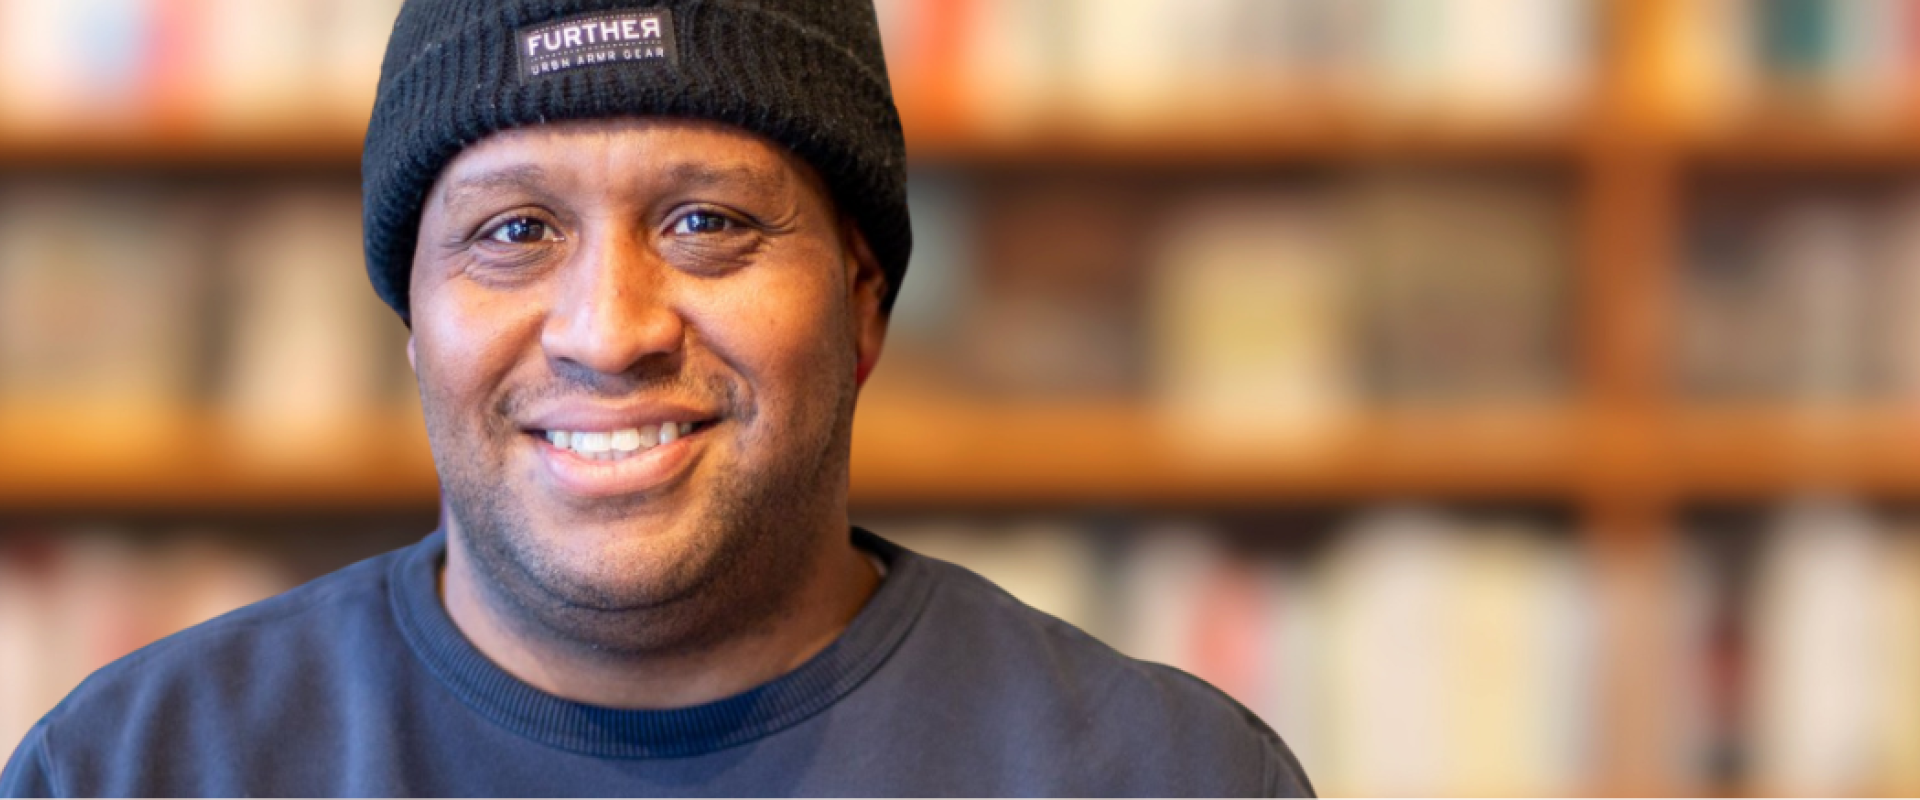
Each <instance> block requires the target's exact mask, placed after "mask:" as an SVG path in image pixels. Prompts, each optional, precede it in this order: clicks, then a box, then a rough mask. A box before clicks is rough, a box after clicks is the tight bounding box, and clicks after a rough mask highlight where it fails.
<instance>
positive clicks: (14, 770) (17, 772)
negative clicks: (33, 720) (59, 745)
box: [0, 720, 58, 797]
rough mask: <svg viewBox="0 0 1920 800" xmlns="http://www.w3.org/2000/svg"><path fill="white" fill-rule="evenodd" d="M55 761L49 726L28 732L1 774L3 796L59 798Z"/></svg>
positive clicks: (34, 728)
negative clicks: (54, 772) (48, 731)
mask: <svg viewBox="0 0 1920 800" xmlns="http://www.w3.org/2000/svg"><path fill="white" fill-rule="evenodd" d="M57 795H58V792H57V791H55V789H54V786H53V759H52V757H51V755H50V754H49V753H48V752H47V723H46V721H45V720H41V721H40V723H39V724H36V725H34V726H33V728H32V729H31V730H29V731H27V737H26V738H25V739H22V740H21V741H20V746H19V747H18V748H16V749H15V750H14V751H13V758H11V759H8V761H7V767H6V770H5V771H0V797H55V796H57Z"/></svg>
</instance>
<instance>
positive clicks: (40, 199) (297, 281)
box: [0, 178, 413, 428]
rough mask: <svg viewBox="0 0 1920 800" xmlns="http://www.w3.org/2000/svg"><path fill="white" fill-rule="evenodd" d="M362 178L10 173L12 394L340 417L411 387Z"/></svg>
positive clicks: (3, 337)
mask: <svg viewBox="0 0 1920 800" xmlns="http://www.w3.org/2000/svg"><path fill="white" fill-rule="evenodd" d="M359 209H360V205H359V194H358V192H357V190H356V187H355V186H353V185H352V184H351V183H350V182H346V181H334V180H325V179H320V180H314V181H310V182H301V181H294V182H290V183H286V184H276V185H272V186H260V185H233V186H220V185H216V184H207V185H184V184H181V183H177V182H171V181H162V180H158V179H154V180H141V179H133V178H128V179H107V180H104V181H92V180H54V179H45V180H21V181H16V182H11V183H10V184H8V185H7V186H5V187H0V403H5V402H14V403H24V404H28V405H41V406H47V405H60V406H65V407H105V408H110V409H112V410H142V409H155V408H162V409H164V408H180V407H187V406H196V407H197V406H210V407H214V408H217V409H219V410H221V411H222V412H223V413H225V414H228V415H230V416H231V417H232V418H235V419H250V420H258V421H261V422H265V423H270V424H276V425H280V424H284V425H287V426H290V428H291V427H294V426H308V427H314V428H327V427H328V426H331V425H335V424H339V423H351V422H353V421H354V420H357V419H361V418H363V417H362V416H360V415H364V414H366V413H369V412H378V411H380V410H382V409H387V408H392V407H395V406H396V405H404V404H407V403H411V402H412V400H411V397H412V393H413V389H412V386H413V382H412V375H411V371H410V369H409V368H408V366H407V362H406V355H405V328H404V327H403V326H402V325H401V323H400V322H399V320H398V318H397V317H395V316H394V315H393V313H392V312H391V311H389V310H387V309H386V307H385V306H383V305H381V303H380V301H379V300H378V299H377V298H375V297H374V295H373V293H372V291H371V290H370V289H369V288H368V285H367V279H366V276H365V269H364V266H363V264H364V261H363V259H362V255H361V245H360V210H359Z"/></svg>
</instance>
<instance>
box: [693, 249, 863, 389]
mask: <svg viewBox="0 0 1920 800" xmlns="http://www.w3.org/2000/svg"><path fill="white" fill-rule="evenodd" d="M795 272H796V273H797V272H798V271H797V270H796V271H795ZM793 277H796V276H791V275H778V276H773V277H769V278H768V279H765V280H762V281H759V282H757V283H756V284H755V285H753V286H751V287H745V286H743V287H738V288H739V289H742V291H729V292H726V293H724V294H718V295H716V296H715V297H714V298H713V299H712V302H709V303H703V304H701V308H700V310H699V315H700V318H699V319H697V320H692V322H693V325H694V327H695V329H696V330H697V331H699V333H700V335H701V338H702V339H704V340H705V341H706V343H707V344H708V346H709V347H710V348H711V349H712V350H713V351H714V353H715V354H716V355H717V356H718V357H719V358H720V359H722V360H723V361H726V362H727V363H728V365H729V366H730V367H731V368H732V369H733V370H735V371H737V372H739V373H740V374H741V375H742V376H743V377H745V378H746V379H747V380H748V382H749V383H751V384H752V388H753V391H754V394H755V395H756V396H757V397H758V398H759V400H760V402H761V404H762V405H763V406H767V405H771V404H773V403H775V402H776V401H777V402H778V403H779V404H780V405H781V406H784V407H796V406H799V407H807V406H811V405H815V404H820V403H826V402H830V401H831V400H832V399H833V398H834V397H835V394H834V393H833V392H832V391H830V388H831V387H833V386H835V385H836V384H838V383H841V382H847V381H851V380H853V372H854V360H855V358H854V354H853V352H852V349H853V348H852V347H851V341H850V337H849V336H848V332H847V325H846V323H845V320H844V317H845V313H844V311H843V310H842V309H843V308H844V305H845V303H844V301H843V300H841V299H840V298H838V297H837V295H836V294H835V293H834V292H833V291H832V285H831V284H830V283H828V282H826V281H821V280H795V279H792V278H793ZM809 277H811V276H809ZM775 278H779V279H775ZM764 410H771V409H764Z"/></svg>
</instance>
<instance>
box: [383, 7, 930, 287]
mask: <svg viewBox="0 0 1920 800" xmlns="http://www.w3.org/2000/svg"><path fill="white" fill-rule="evenodd" d="M627 116H676V117H697V118H702V119H709V120H715V121H719V122H725V123H729V124H732V125H737V126H739V127H741V128H745V129H747V130H750V131H754V132H756V133H759V134H761V135H763V136H766V137H768V138H770V139H772V140H774V141H776V142H779V143H780V144H782V145H785V146H786V147H787V148H789V149H791V150H792V151H793V152H794V153H795V154H796V155H798V156H799V157H800V158H802V159H804V160H806V161H807V162H808V163H810V164H812V165H813V167H814V169H816V170H818V171H819V173H820V175H821V177H822V178H823V179H824V180H825V181H826V183H827V186H828V188H829V190H830V191H831V192H832V193H833V200H834V203H835V204H836V205H837V206H838V207H839V208H840V209H841V211H842V213H846V214H848V215H850V216H852V218H853V219H854V220H856V221H857V222H858V224H859V226H860V230H861V231H862V232H863V233H865V234H866V238H867V243H868V245H869V246H870V247H872V249H873V254H874V256H875V257H876V258H877V259H878V260H879V262H880V266H881V268H882V269H883V270H884V271H885V272H886V275H887V294H886V297H885V298H884V299H883V301H882V308H883V309H891V308H892V306H893V299H894V297H895V296H896V295H897V294H898V293H899V287H900V279H901V277H902V276H903V275H904V274H905V272H906V269H907V257H908V255H909V254H910V253H911V252H912V250H913V231H912V229H911V227H910V226H909V223H908V219H907V194H906V143H905V140H904V137H903V136H902V135H901V132H900V114H899V112H898V111H897V110H896V109H895V108H894V105H893V92H892V89H891V88H890V86H889V85H888V82H887V65H886V60H885V58H884V56H883V54H882V52H881V49H880V30H879V25H878V24H877V22H876V21H875V18H874V11H873V4H872V0H764V1H762V0H407V1H406V3H405V4H404V5H403V6H401V8H400V17H399V19H398V20H397V21H396V22H395V23H394V26H393V38H392V39H391V40H390V41H389V42H388V44H387V55H386V60H385V61H384V62H383V63H382V65H381V67H380V88H379V93H378V95H377V97H376V99H375V100H374V105H373V120H372V122H371V123H369V124H368V126H367V143H366V150H365V152H364V153H363V154H362V156H361V164H360V174H361V191H362V194H363V200H364V206H363V211H362V215H363V217H362V219H363V222H364V224H365V238H366V250H367V273H368V275H369V276H370V277H372V279H373V288H374V291H375V292H377V293H378V294H379V295H380V299H382V300H385V301H386V303H387V305H389V306H392V307H393V309H394V310H395V311H397V312H399V313H400V318H401V319H402V320H406V321H407V322H408V323H409V324H411V322H412V319H411V314H410V313H409V310H408V299H407V286H408V277H409V273H410V272H411V270H412V266H413V250H414V244H415V239H416V237H417V236H418V235H419V230H420V212H421V209H422V207H423V206H424V204H425V201H426V194H427V191H428V190H429V189H430V188H432V186H433V183H434V181H435V180H436V179H437V178H438V177H439V175H440V171H441V169H443V168H445V167H446V165H447V162H449V161H451V160H452V159H453V157H454V156H456V155H458V154H459V153H460V151H461V150H462V149H464V148H465V147H467V146H468V145H470V144H473V143H475V142H478V141H480V140H481V139H484V138H486V137H487V136H488V135H489V134H492V133H495V132H497V131H501V130H505V129H508V128H517V127H524V126H528V125H538V124H540V123H544V122H556V121H560V120H578V119H599V118H608V117H627Z"/></svg>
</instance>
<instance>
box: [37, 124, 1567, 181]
mask: <svg viewBox="0 0 1920 800" xmlns="http://www.w3.org/2000/svg"><path fill="white" fill-rule="evenodd" d="M1588 127H1589V126H1584V125H1579V124H1563V125H1528V126H1487V125H1479V126H1469V125H1452V126H1440V125H1433V124H1423V123H1418V122H1413V121H1408V122H1400V123H1395V122H1385V121H1380V120H1367V119H1363V118H1356V117H1351V116H1346V117H1340V116H1335V117H1319V116H1316V115H1311V114H1302V115H1298V116H1294V117H1289V118H1285V119H1272V120H1264V121H1263V120H1241V121H1237V122H1236V121H1229V120H1221V121H1219V122H1217V123H1205V122H1192V121H1189V122H1187V123H1185V124H1164V125H1157V126H1155V127H1148V128H1143V127H1140V126H1108V125H1098V124H1093V123H1087V122H1080V123H1065V122H1063V123H1052V124H1039V125H1033V126H1023V127H1021V128H1019V129H1015V130H1002V131H995V130H992V129H986V128H981V127H977V126H967V125H955V124H945V125H925V124H922V125H913V124H911V123H910V124H909V125H908V128H907V152H908V154H909V156H910V158H911V159H912V160H913V161H914V162H916V163H930V164H964V165H1032V164H1049V165H1050V164H1092V165H1126V166H1142V165H1164V166H1205V165H1209V164H1217V165H1227V166H1237V165H1247V164H1264V163H1280V164H1285V163H1300V162H1313V163H1321V162H1328V163H1339V162H1355V161H1376V160H1419V161H1448V162H1453V161H1464V162H1482V161H1494V162H1509V161H1522V162H1527V161H1549V162H1557V161H1565V160H1568V159H1571V158H1574V157H1576V156H1577V155H1578V154H1579V153H1580V152H1581V150H1582V148H1583V147H1585V146H1586V144H1587V137H1586V134H1585V133H1584V131H1586V130H1588ZM365 133H366V129H365V126H364V124H359V123H353V124H349V123H347V122H344V121H343V122H326V123H321V124H312V125H293V124H288V125H276V126H272V127H264V128H242V129H233V130H220V129H204V128H190V127H178V126H176V127H170V128H168V127H154V126H146V127H103V128H82V129H77V130H25V131H23V130H9V129H7V128H6V127H5V126H4V125H0V165H6V166H8V167H13V168H23V167H24V168H34V167H63V168H73V167H79V168H88V169H96V168H117V167H142V168H153V167H159V168H165V167H197V168H225V167H286V166H298V167H328V168H341V169H352V168H357V167H358V166H359V164H360V150H361V143H362V139H363V137H364V136H365Z"/></svg>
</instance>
